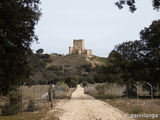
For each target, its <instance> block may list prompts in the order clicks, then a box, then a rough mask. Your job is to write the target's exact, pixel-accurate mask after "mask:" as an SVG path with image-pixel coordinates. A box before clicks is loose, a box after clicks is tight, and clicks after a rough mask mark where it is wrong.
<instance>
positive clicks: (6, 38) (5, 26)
mask: <svg viewBox="0 0 160 120" xmlns="http://www.w3.org/2000/svg"><path fill="white" fill-rule="evenodd" d="M39 4H40V1H39V0H1V1H0V16H1V17H0V66H1V67H0V86H1V87H0V94H3V95H7V94H8V93H9V91H11V90H12V89H15V88H16V87H18V86H20V85H22V84H23V82H24V81H27V80H26V79H28V78H29V77H30V75H31V67H30V65H29V61H28V56H30V55H31V54H32V51H31V49H30V45H31V43H32V42H34V41H37V40H38V38H37V36H36V35H35V31H34V29H35V25H36V24H37V22H38V20H39V18H40V16H41V12H40V9H39V7H38V5H39Z"/></svg>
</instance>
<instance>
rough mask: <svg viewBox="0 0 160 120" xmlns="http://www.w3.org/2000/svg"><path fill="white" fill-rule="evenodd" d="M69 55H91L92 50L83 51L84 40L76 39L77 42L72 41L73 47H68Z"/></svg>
mask: <svg viewBox="0 0 160 120" xmlns="http://www.w3.org/2000/svg"><path fill="white" fill-rule="evenodd" d="M69 54H78V55H81V54H85V55H92V50H89V49H85V48H84V40H83V39H78V40H73V47H69Z"/></svg>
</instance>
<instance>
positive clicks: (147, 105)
mask: <svg viewBox="0 0 160 120" xmlns="http://www.w3.org/2000/svg"><path fill="white" fill-rule="evenodd" d="M103 101H104V102H107V103H108V104H110V105H112V106H114V107H115V108H118V109H120V110H122V111H123V112H124V113H129V114H144V113H145V114H158V116H159V117H160V99H154V100H152V101H151V100H150V99H139V100H138V101H137V99H128V100H126V99H125V98H122V99H103ZM159 117H158V118H154V120H159V119H160V118H159ZM151 119H152V118H148V119H147V118H136V120H151Z"/></svg>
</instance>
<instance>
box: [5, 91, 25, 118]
mask: <svg viewBox="0 0 160 120" xmlns="http://www.w3.org/2000/svg"><path fill="white" fill-rule="evenodd" d="M21 98H22V96H21V92H20V90H19V89H17V90H12V91H11V92H10V93H9V103H7V104H6V105H5V106H4V107H3V108H2V115H17V114H18V113H20V111H21Z"/></svg>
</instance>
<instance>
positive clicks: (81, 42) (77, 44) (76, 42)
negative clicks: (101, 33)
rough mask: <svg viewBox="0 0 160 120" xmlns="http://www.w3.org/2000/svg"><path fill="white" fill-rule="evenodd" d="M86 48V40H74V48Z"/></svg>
mask: <svg viewBox="0 0 160 120" xmlns="http://www.w3.org/2000/svg"><path fill="white" fill-rule="evenodd" d="M78 49H80V50H84V49H85V48H84V40H82V39H80V40H73V50H78Z"/></svg>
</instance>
